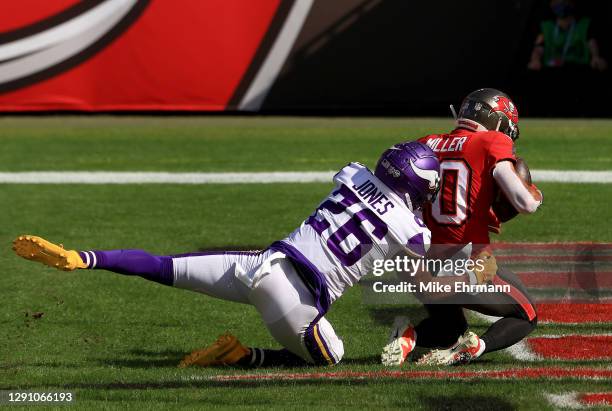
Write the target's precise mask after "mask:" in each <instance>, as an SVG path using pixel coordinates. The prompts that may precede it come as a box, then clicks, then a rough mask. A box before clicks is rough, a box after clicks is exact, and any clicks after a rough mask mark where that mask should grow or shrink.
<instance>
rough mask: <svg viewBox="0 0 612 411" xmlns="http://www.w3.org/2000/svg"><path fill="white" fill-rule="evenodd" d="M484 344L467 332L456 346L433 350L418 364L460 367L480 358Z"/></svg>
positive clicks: (474, 335)
mask: <svg viewBox="0 0 612 411" xmlns="http://www.w3.org/2000/svg"><path fill="white" fill-rule="evenodd" d="M483 351H484V344H483V343H482V341H481V340H480V338H478V336H477V335H476V334H474V333H473V332H471V331H466V332H465V334H463V335H462V336H460V337H459V339H458V340H457V342H456V343H455V345H453V346H452V347H450V348H448V349H446V350H432V351H430V352H429V353H427V354H425V355H424V356H423V357H422V358H421V359H420V360H419V361H418V362H417V364H419V365H460V364H467V363H469V362H470V361H472V360H474V359H476V358H478V357H480V355H481V354H482V352H483Z"/></svg>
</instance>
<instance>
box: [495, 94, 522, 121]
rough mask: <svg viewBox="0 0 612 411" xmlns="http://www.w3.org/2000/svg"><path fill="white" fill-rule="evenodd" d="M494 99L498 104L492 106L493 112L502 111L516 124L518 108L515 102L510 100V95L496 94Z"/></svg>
mask: <svg viewBox="0 0 612 411" xmlns="http://www.w3.org/2000/svg"><path fill="white" fill-rule="evenodd" d="M493 101H494V102H495V103H496V106H494V107H492V108H491V113H495V112H501V113H503V114H504V115H505V116H506V117H508V120H510V121H511V122H513V123H514V124H517V123H518V120H519V118H518V110H517V109H516V107H515V106H514V103H513V102H512V101H510V99H509V98H508V97H505V96H495V97H494V98H493Z"/></svg>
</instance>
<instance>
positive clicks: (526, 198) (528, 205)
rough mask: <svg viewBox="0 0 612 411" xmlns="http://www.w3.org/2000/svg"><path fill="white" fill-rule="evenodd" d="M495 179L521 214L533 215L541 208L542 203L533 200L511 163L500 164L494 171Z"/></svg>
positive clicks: (502, 162)
mask: <svg viewBox="0 0 612 411" xmlns="http://www.w3.org/2000/svg"><path fill="white" fill-rule="evenodd" d="M493 178H494V179H495V181H496V182H497V185H498V186H499V187H500V188H501V190H502V191H503V192H504V194H505V195H506V198H507V199H508V201H510V203H511V204H512V206H513V207H514V208H515V209H516V210H517V211H518V212H519V213H524V214H525V213H528V214H531V213H534V212H535V211H536V210H537V209H538V207H539V206H540V204H541V202H540V201H538V200H536V199H535V198H533V196H532V195H531V193H530V192H529V190H527V187H525V184H523V181H522V180H521V179H520V177H519V176H518V175H517V174H516V171H515V170H514V165H513V164H512V163H511V162H510V161H501V162H499V163H498V164H497V165H496V166H495V168H494V169H493Z"/></svg>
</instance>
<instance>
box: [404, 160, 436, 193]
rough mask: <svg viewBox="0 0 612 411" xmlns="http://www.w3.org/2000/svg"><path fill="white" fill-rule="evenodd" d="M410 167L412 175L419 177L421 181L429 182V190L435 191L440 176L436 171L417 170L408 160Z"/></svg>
mask: <svg viewBox="0 0 612 411" xmlns="http://www.w3.org/2000/svg"><path fill="white" fill-rule="evenodd" d="M410 167H412V171H414V174H416V175H417V176H419V177H421V178H422V179H423V180H427V181H429V189H430V190H435V189H436V187H438V183H439V182H440V176H439V175H438V172H437V171H436V170H424V169H422V168H418V167H417V166H416V164H414V162H413V161H412V159H411V160H410Z"/></svg>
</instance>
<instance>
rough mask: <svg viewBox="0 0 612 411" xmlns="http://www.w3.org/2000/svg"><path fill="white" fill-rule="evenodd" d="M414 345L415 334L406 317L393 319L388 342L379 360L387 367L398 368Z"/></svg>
mask: <svg viewBox="0 0 612 411" xmlns="http://www.w3.org/2000/svg"><path fill="white" fill-rule="evenodd" d="M415 345H416V333H415V332H414V327H413V326H412V324H411V323H410V320H409V319H408V318H407V317H395V320H394V321H393V326H392V327H391V333H390V334H389V342H388V343H387V345H385V347H384V348H383V351H382V354H381V355H380V360H381V362H382V364H383V365H385V366H387V367H393V366H399V365H402V364H403V363H404V361H406V358H408V355H410V353H411V352H412V350H414V346H415Z"/></svg>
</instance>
